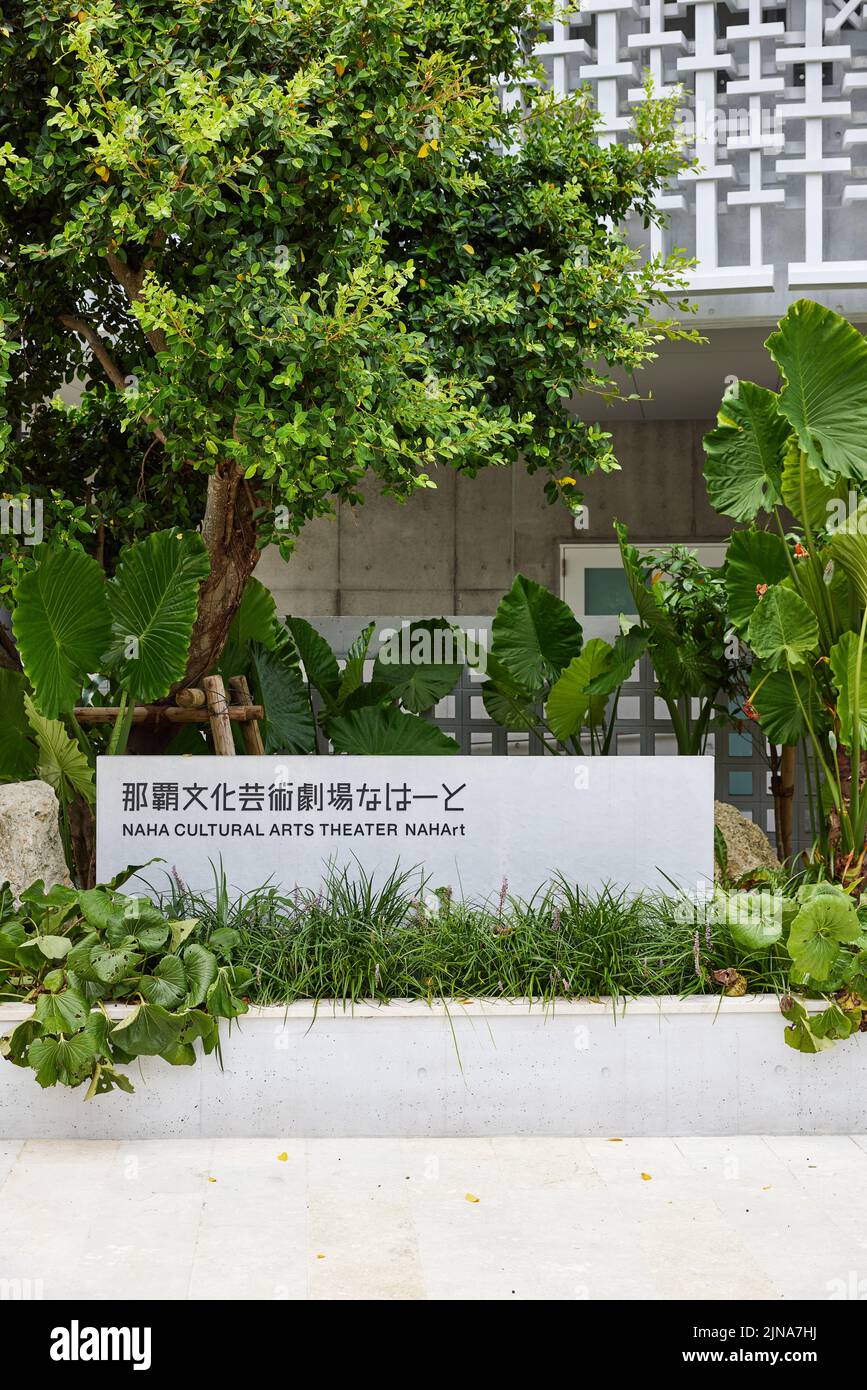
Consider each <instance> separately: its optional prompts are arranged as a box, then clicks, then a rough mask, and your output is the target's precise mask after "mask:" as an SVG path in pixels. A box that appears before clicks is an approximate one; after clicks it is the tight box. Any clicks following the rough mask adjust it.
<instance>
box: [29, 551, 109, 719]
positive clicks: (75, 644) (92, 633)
mask: <svg viewBox="0 0 867 1390" xmlns="http://www.w3.org/2000/svg"><path fill="white" fill-rule="evenodd" d="M12 626H13V629H14V632H15V640H16V642H17V643H18V650H19V652H20V653H21V664H22V665H23V667H24V672H25V675H26V676H27V679H28V680H29V682H30V684H31V686H32V687H33V701H34V704H35V706H36V708H37V709H38V710H39V713H40V714H44V715H45V716H46V718H48V719H54V718H56V717H57V715H58V714H60V713H61V711H66V710H71V709H72V708H73V706H74V705H75V704H76V702H77V701H78V698H79V696H80V694H81V687H82V685H83V683H84V680H85V677H86V676H87V675H88V674H89V673H91V672H94V671H98V670H99V669H100V664H101V662H102V658H103V656H104V654H105V650H106V647H107V646H108V643H109V640H110V637H111V620H110V617H109V611H108V603H107V601H106V584H105V577H104V575H103V572H102V570H101V569H100V567H99V565H98V564H97V563H96V561H95V560H91V558H90V556H89V555H85V554H84V552H83V551H80V550H60V549H46V550H45V551H44V552H43V553H42V554H41V556H40V558H39V560H38V562H37V564H36V566H35V568H34V569H32V570H30V572H29V573H28V574H26V575H25V576H24V578H23V579H22V580H21V582H20V583H19V585H18V587H17V589H16V591H15V608H14V610H13V614H12Z"/></svg>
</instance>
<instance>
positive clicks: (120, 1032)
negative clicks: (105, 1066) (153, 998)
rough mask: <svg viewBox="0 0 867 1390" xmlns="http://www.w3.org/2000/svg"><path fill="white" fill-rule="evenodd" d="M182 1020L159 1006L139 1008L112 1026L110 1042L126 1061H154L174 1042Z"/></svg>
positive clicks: (177, 1036) (182, 1024)
mask: <svg viewBox="0 0 867 1390" xmlns="http://www.w3.org/2000/svg"><path fill="white" fill-rule="evenodd" d="M183 1026H184V1018H183V1015H181V1014H171V1013H169V1012H168V1011H167V1010H166V1009H164V1008H163V1007H162V1005H160V1004H139V1005H138V1007H137V1008H135V1009H133V1011H132V1013H131V1014H130V1015H129V1017H128V1018H125V1019H124V1020H123V1022H122V1023H118V1024H115V1026H114V1028H112V1030H111V1039H112V1042H113V1043H115V1044H116V1045H117V1046H118V1047H120V1048H122V1049H123V1051H124V1052H126V1053H127V1054H128V1055H129V1056H130V1057H139V1056H143V1057H157V1056H158V1055H159V1054H160V1053H161V1052H162V1051H163V1050H164V1049H165V1048H167V1047H169V1046H170V1045H171V1044H173V1043H176V1042H177V1041H178V1038H179V1035H180V1032H181V1029H182V1028H183Z"/></svg>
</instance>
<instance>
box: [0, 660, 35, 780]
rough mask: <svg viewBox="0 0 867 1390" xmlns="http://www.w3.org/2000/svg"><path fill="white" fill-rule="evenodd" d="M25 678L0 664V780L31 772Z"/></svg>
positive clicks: (19, 777) (32, 749)
mask: <svg viewBox="0 0 867 1390" xmlns="http://www.w3.org/2000/svg"><path fill="white" fill-rule="evenodd" d="M26 693H27V679H26V677H25V676H22V674H21V672H20V671H7V670H6V669H5V668H4V667H0V714H2V717H0V782H23V781H26V780H27V778H29V777H32V776H33V769H34V767H35V765H36V749H35V747H34V745H33V743H32V742H31V737H32V735H31V731H30V725H29V724H28V722H27V712H26V710H25V708H24V696H25V695H26Z"/></svg>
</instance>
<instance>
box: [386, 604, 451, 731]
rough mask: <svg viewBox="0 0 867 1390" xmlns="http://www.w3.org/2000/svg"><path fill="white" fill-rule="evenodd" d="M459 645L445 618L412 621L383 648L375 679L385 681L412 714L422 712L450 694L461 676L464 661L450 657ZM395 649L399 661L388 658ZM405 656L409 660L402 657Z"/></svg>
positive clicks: (390, 690)
mask: <svg viewBox="0 0 867 1390" xmlns="http://www.w3.org/2000/svg"><path fill="white" fill-rule="evenodd" d="M456 645H457V639H456V637H455V633H454V629H453V627H452V625H451V623H447V622H446V620H445V618H428V619H426V620H424V621H423V622H419V623H410V624H409V626H408V627H405V628H402V629H401V630H400V632H399V633H398V634H397V635H396V636H395V638H394V639H393V643H392V645H390V646H386V647H385V649H384V650H383V651H380V653H379V655H378V656H377V658H376V661H375V662H374V665H373V676H372V680H373V681H374V682H380V683H381V684H383V685H384V686H385V687H386V690H387V691H388V693H389V694H390V695H391V697H392V698H393V699H396V700H400V702H401V704H402V705H403V706H404V708H405V709H408V710H409V711H410V712H411V713H412V714H423V713H424V712H425V710H429V709H432V708H433V706H434V705H435V704H436V703H437V701H438V700H442V699H444V697H445V696H446V695H450V694H451V692H452V691H453V690H454V688H455V686H456V685H457V683H458V681H459V680H460V678H461V671H462V670H463V663H462V662H454V661H449V660H448V659H447V658H448V657H450V656H453V655H454V653H455V650H456ZM392 651H394V652H395V653H396V655H397V657H398V659H397V660H394V661H392V660H389V656H390V655H391V654H392ZM415 653H418V657H419V659H418V660H417V661H416V660H415V659H414V657H415ZM438 653H439V654H441V655H442V658H443V659H442V660H441V661H440V660H438V659H437V654H438ZM404 657H409V660H408V661H405V660H403V658H404ZM431 658H433V659H431Z"/></svg>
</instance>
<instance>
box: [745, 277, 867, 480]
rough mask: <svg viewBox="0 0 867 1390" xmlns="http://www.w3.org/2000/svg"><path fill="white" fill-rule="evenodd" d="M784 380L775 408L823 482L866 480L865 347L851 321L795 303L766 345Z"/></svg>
mask: <svg viewBox="0 0 867 1390" xmlns="http://www.w3.org/2000/svg"><path fill="white" fill-rule="evenodd" d="M765 346H766V347H767V349H768V351H769V352H770V354H771V356H772V357H773V359H774V361H775V362H776V363H777V365H778V367H779V368H780V371H781V372H782V374H783V376H784V378H785V385H784V387H783V389H782V391H781V392H780V397H779V402H780V410H781V411H782V413H783V414H784V415H785V416H786V419H787V420H788V421H789V422H790V424H791V425H792V427H793V428H794V430H795V431H796V432H797V435H798V439H799V441H800V445H801V448H802V449H803V450H804V452H805V454H806V455H807V458H808V460H809V462H810V465H811V467H813V468H815V470H816V472H817V473H819V474H820V476H821V477H822V478H824V479H825V481H826V482H833V481H834V480H835V478H855V479H858V480H859V481H865V480H867V343H865V341H864V339H863V337H862V336H861V334H860V333H859V332H858V330H857V328H853V326H852V324H851V323H847V321H846V319H844V318H841V316H840V315H839V314H835V313H834V311H833V310H832V309H827V308H825V306H824V305H822V304H817V303H815V302H814V301H813V300H810V299H799V300H798V301H797V303H795V304H793V305H792V306H791V308H790V309H789V311H788V313H787V314H786V316H785V318H783V319H782V320H781V322H780V326H779V329H778V330H777V332H776V333H772V334H771V336H770V338H768V340H767V343H766V344H765Z"/></svg>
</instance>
